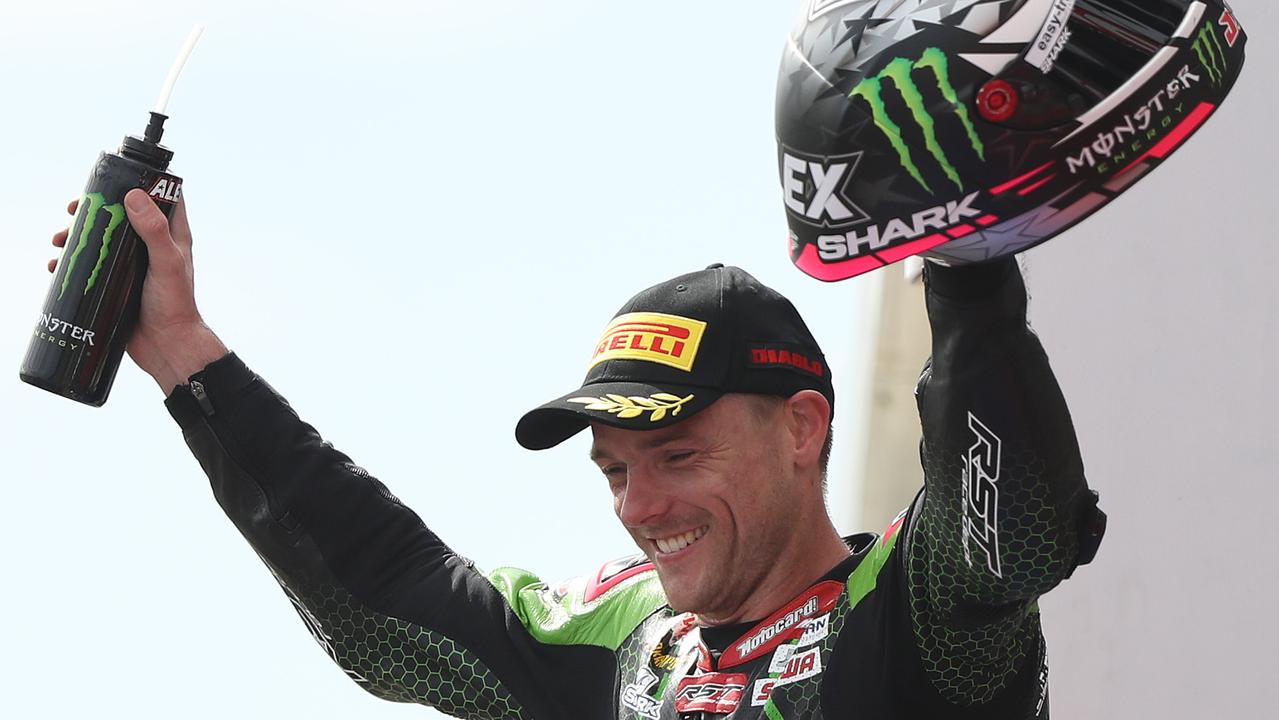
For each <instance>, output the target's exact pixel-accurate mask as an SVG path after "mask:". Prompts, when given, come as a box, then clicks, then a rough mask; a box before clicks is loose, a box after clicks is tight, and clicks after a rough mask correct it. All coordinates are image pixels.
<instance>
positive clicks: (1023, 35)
mask: <svg viewBox="0 0 1279 720" xmlns="http://www.w3.org/2000/svg"><path fill="white" fill-rule="evenodd" d="M1245 41H1246V36H1245V35H1244V32H1243V30H1242V28H1241V27H1240V25H1239V22H1238V20H1236V18H1235V16H1234V14H1233V12H1232V11H1231V10H1230V8H1229V6H1227V5H1225V4H1224V3H1223V2H1221V0H805V6H804V10H803V15H802V17H801V18H800V21H799V25H798V27H797V29H796V30H795V31H794V32H793V33H792V34H791V36H790V38H789V39H788V42H787V47H786V50H785V54H784V56H783V58H782V66H781V71H780V74H779V77H778V83H777V136H778V161H779V166H780V170H781V182H782V191H783V196H784V200H785V204H786V216H787V221H788V223H789V225H790V253H791V259H792V260H793V261H794V262H795V264H796V265H797V266H798V267H799V268H800V269H801V270H803V271H804V272H805V273H808V274H809V275H812V276H813V277H816V278H818V279H821V280H830V281H834V280H843V279H845V278H849V277H853V276H855V275H859V274H861V273H864V272H867V271H870V270H874V269H875V268H878V267H882V266H884V265H887V264H889V263H893V262H896V261H898V260H901V259H903V258H906V257H909V256H911V255H921V254H922V255H925V256H927V257H930V258H933V259H936V260H939V261H941V262H943V263H946V264H951V265H958V264H964V263H972V262H979V261H981V260H985V259H988V258H993V257H998V256H1000V255H1007V254H1009V253H1016V252H1020V251H1022V250H1025V249H1027V248H1030V247H1032V246H1034V245H1037V244H1039V243H1042V242H1044V241H1046V240H1048V239H1049V238H1052V237H1053V236H1055V235H1057V234H1059V233H1061V232H1063V231H1064V230H1066V229H1068V228H1070V227H1071V226H1073V225H1074V224H1075V223H1077V222H1079V221H1080V220H1083V219H1084V218H1086V217H1088V216H1089V215H1091V214H1092V213H1093V212H1095V211H1097V210H1098V209H1099V208H1101V207H1102V206H1104V205H1105V204H1106V203H1108V202H1110V201H1111V200H1113V199H1114V198H1115V197H1116V196H1118V195H1119V194H1120V193H1122V192H1123V191H1124V190H1126V189H1128V188H1129V187H1131V186H1132V185H1133V183H1135V182H1136V181H1137V180H1140V179H1141V178H1142V177H1144V176H1145V175H1146V174H1147V173H1149V172H1150V170H1151V169H1153V168H1154V167H1155V166H1157V165H1159V163H1161V162H1162V161H1163V160H1164V159H1165V158H1167V157H1168V155H1170V154H1171V153H1172V152H1173V151H1174V150H1176V149H1177V148H1178V147H1179V146H1180V145H1181V144H1182V143H1183V142H1184V141H1185V140H1186V138H1187V137H1189V136H1190V135H1191V134H1192V133H1194V132H1195V130H1197V129H1198V128H1199V127H1200V126H1201V125H1202V124H1203V123H1204V121H1205V120H1207V119H1208V117H1210V116H1211V115H1212V113H1213V112H1214V111H1215V110H1216V109H1217V107H1218V106H1219V105H1220V104H1221V102H1222V100H1223V99H1224V98H1225V97H1226V94H1227V93H1228V92H1229V91H1230V88H1231V86H1232V85H1233V84H1234V82H1235V79H1236V78H1237V77H1238V75H1239V71H1240V69H1241V67H1242V66H1243V60H1244V43H1245Z"/></svg>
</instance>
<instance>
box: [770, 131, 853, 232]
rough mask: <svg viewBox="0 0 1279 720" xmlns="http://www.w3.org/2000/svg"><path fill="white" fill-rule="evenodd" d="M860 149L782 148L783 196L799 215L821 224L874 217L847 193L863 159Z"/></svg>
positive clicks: (848, 223)
mask: <svg viewBox="0 0 1279 720" xmlns="http://www.w3.org/2000/svg"><path fill="white" fill-rule="evenodd" d="M861 159H862V154H861V153H860V152H857V153H852V154H851V155H841V156H839V157H832V158H828V157H822V156H819V155H807V154H805V153H801V152H798V151H796V150H792V149H790V148H783V149H782V157H781V172H782V197H783V199H784V200H785V202H786V209H787V210H789V211H790V212H791V214H793V215H794V216H795V217H797V218H799V219H800V220H802V221H804V222H806V223H808V224H809V225H816V226H818V227H841V226H845V225H852V224H855V223H859V222H865V221H866V220H869V219H870V216H869V215H867V214H866V211H864V210H862V209H861V208H859V207H857V205H855V204H854V203H853V201H852V200H849V199H848V198H847V197H846V196H845V194H844V193H845V188H846V187H847V186H848V182H849V180H851V179H852V178H853V171H854V170H856V169H857V163H858V162H859V161H861Z"/></svg>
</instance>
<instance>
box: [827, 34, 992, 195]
mask: <svg viewBox="0 0 1279 720" xmlns="http://www.w3.org/2000/svg"><path fill="white" fill-rule="evenodd" d="M915 70H927V71H930V72H931V73H932V74H933V77H934V78H935V79H936V80H937V89H938V90H939V91H940V92H941V95H942V97H943V98H944V99H945V100H946V102H948V103H950V106H951V107H952V108H953V110H954V113H955V117H957V118H959V121H960V122H961V123H963V125H964V130H965V131H966V133H967V135H968V140H969V143H970V144H971V145H972V149H973V152H975V153H976V154H977V157H978V158H980V159H981V160H983V161H984V160H985V159H986V149H985V147H984V146H983V145H982V142H981V138H979V137H977V129H976V128H975V127H974V126H973V122H972V119H971V118H970V117H969V116H968V108H967V107H965V106H964V105H963V104H962V103H960V102H959V94H958V93H957V92H956V91H955V87H954V86H953V85H951V83H950V69H949V61H948V60H947V58H946V54H945V53H943V52H942V51H941V50H939V49H937V48H928V49H927V50H924V52H923V53H921V54H920V57H919V59H918V60H910V59H907V58H896V59H894V60H893V61H892V62H890V63H888V65H886V66H885V67H884V69H883V70H880V71H879V74H877V75H875V76H873V77H867V78H865V79H863V80H862V81H861V82H860V83H858V84H857V87H855V88H853V90H852V92H850V93H848V97H850V98H854V97H859V98H861V99H863V100H865V101H866V103H867V104H868V105H870V109H871V118H872V119H873V120H874V121H875V127H877V128H879V130H880V131H881V132H883V133H884V135H885V136H886V137H887V138H888V142H889V143H891V144H892V146H893V149H895V150H896V151H897V154H898V155H899V156H900V157H901V163H902V167H903V168H905V169H906V171H907V172H909V173H910V175H911V177H913V178H915V181H916V182H918V183H919V184H920V186H921V187H923V188H924V190H926V191H928V192H930V193H931V192H932V191H933V190H932V188H931V187H929V186H928V182H927V181H926V180H924V176H923V173H921V172H920V170H919V166H917V165H916V164H915V159H914V157H913V156H912V155H911V152H910V148H909V147H907V145H906V141H905V140H904V139H903V138H902V129H901V127H900V126H899V125H897V123H895V122H893V119H892V118H891V117H889V114H888V107H887V106H886V105H885V104H884V98H883V95H882V93H883V89H884V80H892V81H893V85H894V86H895V87H896V88H897V92H898V93H900V94H901V99H902V102H904V103H905V104H906V107H907V108H909V109H910V114H911V118H912V119H913V120H914V121H915V124H916V125H918V126H919V129H920V131H921V132H922V133H923V135H924V144H925V145H926V146H927V148H928V152H929V153H930V154H931V155H932V157H933V159H934V160H936V161H937V164H938V165H939V166H941V169H942V171H943V172H945V173H946V177H947V178H949V179H950V181H951V182H953V183H954V184H955V187H957V188H959V189H960V190H963V189H964V183H963V181H962V180H961V179H960V177H959V172H958V171H957V170H956V169H955V166H954V165H953V164H952V163H951V161H950V158H949V156H947V155H946V151H945V150H944V149H942V146H941V142H940V141H939V140H938V139H937V128H936V122H935V121H934V119H933V116H932V115H931V114H930V113H929V112H928V108H927V107H926V106H925V105H924V96H923V94H922V93H921V92H920V90H919V86H917V85H916V84H915V80H914V78H913V77H912V72H913V71H915Z"/></svg>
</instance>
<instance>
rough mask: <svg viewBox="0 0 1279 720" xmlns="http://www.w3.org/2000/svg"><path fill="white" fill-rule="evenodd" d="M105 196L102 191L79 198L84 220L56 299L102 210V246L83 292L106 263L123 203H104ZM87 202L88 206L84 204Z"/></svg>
mask: <svg viewBox="0 0 1279 720" xmlns="http://www.w3.org/2000/svg"><path fill="white" fill-rule="evenodd" d="M106 202H107V201H106V198H104V197H102V193H88V194H87V195H85V196H84V197H83V198H81V199H80V206H81V208H83V213H84V221H83V225H82V227H81V230H80V237H79V239H77V241H76V247H75V251H74V252H72V253H71V258H70V260H68V261H67V271H66V273H65V274H63V276H62V290H61V291H60V292H59V293H58V299H59V300H61V299H62V296H63V295H64V294H66V292H67V286H68V285H69V284H70V283H71V273H72V271H74V270H75V266H76V261H77V260H79V259H80V253H81V252H83V251H84V249H85V248H86V247H88V245H89V241H90V239H91V238H92V236H93V228H94V227H95V226H97V224H98V213H99V212H100V211H104V212H106V213H107V215H108V220H107V227H106V229H105V230H103V231H102V247H101V249H99V250H98V261H97V263H95V264H94V266H93V272H92V273H90V274H89V279H88V280H86V281H85V283H84V294H85V295H88V294H89V291H90V290H92V289H93V285H94V284H95V283H96V282H97V281H98V273H100V272H102V267H103V265H105V264H106V261H107V256H109V255H110V254H111V240H112V238H114V237H115V231H116V229H117V228H119V227H120V223H122V222H124V217H125V215H124V205H122V204H120V203H114V204H111V205H107V204H106ZM85 203H88V206H85Z"/></svg>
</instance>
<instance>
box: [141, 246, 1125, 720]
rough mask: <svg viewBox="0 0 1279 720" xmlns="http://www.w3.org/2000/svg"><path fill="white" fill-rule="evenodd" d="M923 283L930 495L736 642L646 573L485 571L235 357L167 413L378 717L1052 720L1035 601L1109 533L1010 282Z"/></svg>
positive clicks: (956, 272) (968, 274)
mask: <svg viewBox="0 0 1279 720" xmlns="http://www.w3.org/2000/svg"><path fill="white" fill-rule="evenodd" d="M926 280H927V283H926V284H927V287H928V291H927V307H928V313H929V318H930V323H931V326H932V331H933V354H932V358H931V360H930V361H929V363H928V365H927V366H926V367H925V369H924V372H923V374H922V376H921V378H920V380H919V385H918V389H917V398H918V404H919V411H920V417H921V420H922V426H923V439H922V442H921V446H920V454H921V458H922V463H923V469H924V485H925V487H924V489H923V490H922V491H921V492H920V493H919V495H918V496H917V497H916V499H915V500H914V502H913V503H912V504H911V506H910V507H909V508H907V509H906V510H905V511H903V513H902V515H901V516H900V517H899V518H898V519H897V520H896V521H894V522H893V523H892V524H891V525H890V526H889V527H888V530H887V531H885V532H884V533H883V534H882V535H874V534H869V533H867V534H861V535H854V536H851V537H849V538H846V543H847V545H848V548H849V556H848V558H847V559H846V560H844V561H843V562H841V563H840V564H839V565H838V566H836V567H834V568H832V569H831V570H830V572H829V573H827V575H825V576H824V577H822V578H816V579H815V582H814V584H813V585H812V586H811V587H809V588H808V589H806V590H805V591H804V592H802V593H799V594H798V595H797V596H796V597H795V598H794V599H793V600H791V601H790V602H788V603H786V604H785V605H784V606H782V607H780V608H778V609H777V610H776V612H774V613H773V614H772V615H770V616H769V617H766V618H760V619H758V620H757V621H756V622H751V623H744V624H742V625H736V626H731V627H725V626H720V627H700V626H699V625H698V623H697V621H696V619H695V617H694V616H693V615H691V614H688V613H681V612H676V611H674V610H672V609H671V608H670V607H669V606H668V605H667V604H666V601H665V598H664V596H663V593H662V588H661V586H660V584H659V582H658V579H657V576H656V573H655V572H654V570H653V568H652V565H651V564H648V563H647V562H646V561H645V560H644V558H643V557H637V558H633V559H627V560H621V561H616V562H613V563H609V564H606V565H604V566H603V567H602V568H600V569H599V570H597V571H596V572H593V573H590V574H589V575H587V576H584V577H582V578H578V579H576V580H572V581H569V582H566V583H562V584H558V585H552V584H547V583H544V582H542V581H541V580H539V579H538V578H537V577H535V576H534V575H532V574H530V573H527V572H524V571H521V570H515V569H510V568H503V569H499V570H495V571H493V572H489V573H484V572H481V571H480V570H478V569H476V568H475V567H474V566H473V564H472V563H471V562H469V561H468V560H466V559H465V558H464V557H462V556H460V555H458V554H456V553H455V552H453V550H451V549H450V548H449V547H448V546H447V545H445V544H444V542H443V541H442V540H440V538H438V537H437V536H436V535H435V534H434V533H433V532H431V530H430V529H428V528H427V527H426V526H425V525H424V524H423V522H422V521H421V520H420V519H419V517H418V516H417V515H416V514H415V513H414V512H413V511H412V510H410V509H408V508H407V507H405V506H403V505H402V504H401V503H400V502H399V501H398V500H397V499H396V498H395V496H394V495H392V494H391V493H390V492H389V491H388V490H387V488H386V487H385V486H384V485H383V484H382V483H381V482H379V481H378V480H377V479H375V478H373V477H372V476H370V474H369V473H368V472H366V471H365V470H364V469H362V468H361V467H359V466H357V465H355V464H354V463H353V462H352V461H351V460H350V458H348V457H347V456H346V455H344V454H342V453H341V452H339V451H338V450H336V449H334V448H333V447H332V446H331V445H329V444H328V443H326V442H324V441H322V440H321V438H320V436H319V435H318V434H317V433H316V431H315V430H314V429H313V428H312V427H311V426H309V425H307V424H306V423H304V422H303V421H302V420H300V419H299V418H298V416H297V415H296V414H295V413H294V412H293V410H292V408H291V407H290V406H289V405H288V403H287V402H286V401H285V400H284V399H283V398H282V397H280V395H278V394H277V393H276V392H275V391H274V390H273V389H272V388H271V387H270V386H269V385H268V384H267V383H266V382H265V381H264V380H262V379H261V378H260V377H258V376H257V375H255V374H254V373H252V372H251V371H250V370H249V369H248V368H247V367H246V366H245V365H244V364H243V363H242V362H241V361H240V360H239V359H238V358H237V357H236V356H235V355H234V354H231V355H228V356H226V357H224V358H222V359H220V360H218V361H216V362H214V363H211V364H210V365H209V366H208V367H206V368H205V369H204V370H202V371H201V372H199V373H197V374H196V375H194V376H192V378H191V379H190V382H189V383H188V384H186V385H182V386H179V387H178V388H176V389H175V390H174V392H173V393H172V394H171V395H170V397H169V399H168V400H167V401H166V404H167V405H168V407H169V410H170V412H171V413H172V414H173V416H174V418H175V419H176V420H177V421H178V423H179V424H180V425H181V427H182V430H183V433H184V436H185V439H186V441H187V444H188V445H189V446H190V448H191V450H192V451H193V452H194V453H195V456H196V457H197V459H198V460H199V462H200V464H201V465H202V467H203V468H204V470H205V472H206V473H207V474H208V476H209V478H210V480H211V482H212V486H213V491H214V495H215V496H216V498H217V501H218V502H219V504H220V505H221V506H222V508H223V509H224V510H225V511H226V513H227V515H228V516H229V517H230V519H231V520H232V522H233V523H235V525H236V527H237V528H239V530H240V532H241V533H242V534H243V535H244V536H245V538H247V539H248V541H249V542H250V543H251V544H252V545H253V547H254V549H255V550H256V551H257V553H258V555H259V556H260V557H261V558H262V559H263V561H265V563H266V564H267V566H268V567H269V568H270V570H271V572H272V573H273V574H274V576H275V578H276V579H277V580H278V581H279V583H280V585H281V587H282V588H283V589H284V591H285V593H286V594H287V596H288V598H289V599H290V600H291V601H292V603H293V605H294V606H295V607H296V609H297V611H298V613H299V614H300V615H301V617H302V619H303V621H304V622H305V624H306V625H307V627H308V628H309V630H310V631H311V633H312V634H313V635H314V637H315V639H316V640H317V641H318V642H319V643H320V645H321V646H322V647H323V648H324V651H325V652H326V653H328V654H329V655H330V656H331V657H332V658H333V660H334V661H335V662H336V663H337V664H338V665H339V666H340V667H341V668H342V669H343V670H344V671H345V672H346V674H347V675H349V676H350V678H351V679H352V680H354V681H355V682H356V683H359V684H360V686H361V687H363V688H364V689H366V690H368V691H369V692H370V693H373V694H374V695H377V696H378V697H381V698H385V699H388V700H395V701H401V702H416V703H423V704H427V705H431V706H434V707H436V708H438V709H439V710H441V711H443V712H446V713H449V714H452V715H455V716H458V717H463V718H538V719H539V720H556V719H564V720H570V719H571V720H580V719H583V718H587V719H595V718H600V719H607V718H619V719H621V718H625V719H627V720H637V719H639V718H647V719H648V720H667V719H673V718H724V717H732V718H768V719H769V720H778V719H779V718H785V719H786V720H799V719H801V718H850V717H857V718H862V719H863V720H888V719H890V718H891V719H901V718H906V719H914V718H929V719H936V720H940V719H943V718H955V719H958V718H982V719H983V720H990V719H993V718H1010V719H1014V720H1023V719H1031V718H1034V719H1037V720H1038V719H1041V718H1046V717H1047V716H1048V698H1047V665H1046V659H1045V657H1046V656H1045V648H1044V641H1043V636H1042V634H1041V632H1040V622H1039V614H1038V609H1037V605H1036V599H1037V598H1038V597H1039V596H1040V595H1041V594H1043V593H1044V592H1046V591H1048V590H1049V589H1051V588H1052V587H1053V586H1055V585H1056V584H1057V583H1059V582H1060V581H1061V580H1062V579H1063V578H1065V577H1067V576H1068V575H1069V574H1070V573H1071V572H1072V571H1073V570H1074V568H1075V567H1076V565H1078V564H1079V563H1081V562H1086V561H1087V560H1089V559H1090V558H1091V555H1092V552H1093V551H1095V549H1096V543H1097V542H1098V541H1099V539H1100V530H1101V525H1100V524H1099V523H1100V521H1101V520H1103V519H1104V516H1103V515H1101V514H1100V512H1099V511H1098V510H1097V509H1096V496H1095V494H1093V493H1091V492H1090V491H1089V490H1088V488H1087V486H1086V484H1085V481H1084V476H1083V468H1082V463H1081V460H1080V457H1079V451H1078V447H1077V444H1076V440H1075V435H1074V430H1073V428H1072V426H1071V422H1070V418H1069V415H1068V413H1067V410H1066V405H1065V402H1064V400H1063V399H1062V396H1061V393H1060V391H1059V389H1058V387H1057V383H1056V381H1055V379H1054V377H1053V375H1052V373H1051V371H1050V369H1049V366H1048V361H1047V358H1046V356H1045V354H1044V351H1043V348H1042V347H1041V345H1040V343H1039V341H1038V339H1037V338H1036V337H1035V335H1034V334H1033V333H1032V332H1031V331H1030V329H1029V328H1028V326H1027V323H1026V293H1025V288H1024V286H1023V284H1022V281H1021V275H1020V273H1019V271H1018V269H1017V266H1016V264H1015V263H1014V262H1013V261H1011V260H1005V261H999V262H994V263H989V264H986V265H979V266H975V267H969V268H956V269H944V268H940V267H930V268H929V269H928V271H927V276H926ZM779 511H784V510H782V509H779Z"/></svg>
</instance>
